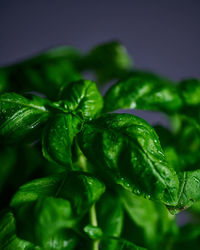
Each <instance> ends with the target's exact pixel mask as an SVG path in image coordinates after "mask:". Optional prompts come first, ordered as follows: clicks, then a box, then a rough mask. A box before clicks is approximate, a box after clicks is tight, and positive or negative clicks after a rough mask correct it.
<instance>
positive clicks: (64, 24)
mask: <svg viewBox="0 0 200 250" xmlns="http://www.w3.org/2000/svg"><path fill="white" fill-rule="evenodd" d="M112 39H118V40H120V41H121V42H122V43H123V44H124V45H125V46H126V47H127V49H128V51H129V53H130V55H131V56H132V57H133V59H134V61H135V64H136V66H137V67H139V68H144V69H150V70H153V71H155V72H158V73H160V74H163V75H165V76H167V77H170V78H172V79H174V80H180V79H183V78H186V77H200V48H199V47H200V1H199V0H188V1H185V0H180V1H179V0H157V1H154V0H146V1H145V0H123V1H122V0H107V1H104V0H98V1H95V0H82V1H81V0H79V1H77V0H73V1H71V0H70V1H68V0H49V1H47V0H34V1H31V0H23V1H22V0H13V1H10V0H0V65H4V64H7V63H10V62H13V61H16V60H18V59H21V58H24V57H28V56H30V55H32V54H34V53H36V52H38V51H40V50H42V49H45V48H49V47H51V46H56V45H61V44H67V45H73V46H76V47H78V48H80V49H81V50H82V51H87V50H89V49H90V48H91V47H92V46H94V45H96V44H98V43H100V42H105V41H109V40H112ZM154 116H156V115H154V113H151V115H150V117H149V116H148V115H146V116H145V115H144V117H145V118H146V119H147V120H149V119H150V118H151V119H153V120H155V117H154ZM156 117H157V116H156ZM161 120H162V119H161Z"/></svg>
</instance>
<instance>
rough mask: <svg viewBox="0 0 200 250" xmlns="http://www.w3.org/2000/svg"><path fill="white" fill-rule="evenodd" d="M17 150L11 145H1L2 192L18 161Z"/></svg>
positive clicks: (0, 174) (0, 183) (0, 175)
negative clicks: (10, 146)
mask: <svg viewBox="0 0 200 250" xmlns="http://www.w3.org/2000/svg"><path fill="white" fill-rule="evenodd" d="M16 158H17V155H16V151H15V150H14V149H12V148H9V147H4V148H2V147H0V194H1V192H2V190H3V187H4V186H5V184H6V182H7V181H8V178H9V176H10V173H12V172H13V168H14V165H15V163H16Z"/></svg>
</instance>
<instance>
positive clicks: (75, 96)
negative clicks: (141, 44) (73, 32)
mask: <svg viewBox="0 0 200 250" xmlns="http://www.w3.org/2000/svg"><path fill="white" fill-rule="evenodd" d="M132 65H133V63H132V62H131V59H130V57H129V56H128V54H127V52H126V49H125V48H124V47H123V46H122V45H121V44H120V43H119V42H116V41H114V42H110V43H106V44H102V45H99V46H97V47H95V48H94V49H92V50H91V51H89V52H88V53H86V54H82V53H81V52H79V51H78V50H77V49H75V48H71V47H60V48H56V49H51V50H48V51H45V52H43V53H41V54H39V55H37V56H35V57H33V58H30V59H26V60H24V61H21V62H19V63H16V64H13V65H8V66H4V67H2V68H0V91H1V92H0V149H1V151H0V196H1V201H2V203H1V209H2V211H1V214H0V248H1V249H5V250H12V249H19V250H20V249H21V250H22V249H24V250H25V249H44V250H45V249H47V250H48V249H52V250H53V249H60V250H62V249H92V250H98V249H104V250H122V249H124V250H125V249H130V250H134V249H138V250H139V249H141V250H142V249H152V250H154V249H155V250H156V249H161V248H163V249H187V248H184V247H186V246H188V245H190V246H193V249H198V247H197V246H198V243H199V237H200V230H199V224H198V223H196V224H192V221H191V225H190V224H188V225H185V226H184V227H179V226H178V225H177V219H176V218H177V216H176V214H178V213H179V212H181V211H182V210H185V209H187V208H189V207H190V209H189V210H188V211H189V212H188V213H190V215H191V216H193V218H196V220H199V215H198V213H199V211H200V208H199V203H200V192H199V190H200V168H199V166H198V165H199V160H200V156H199V150H200V126H199V121H200V113H199V107H200V80H198V79H187V80H184V81H181V82H179V83H176V84H175V83H173V82H172V81H171V80H168V79H166V78H164V77H161V76H158V75H156V74H153V73H150V72H145V71H139V70H136V69H134V68H133V67H132ZM88 71H89V72H92V73H94V75H95V79H96V81H93V80H85V79H84V77H83V74H84V72H88ZM109 81H116V83H115V84H114V85H112V86H111V87H110V88H109V89H108V91H107V92H106V94H105V95H104V96H102V94H101V92H100V90H99V88H101V85H102V84H105V83H109ZM96 82H97V83H98V84H97V83H96ZM126 109H133V110H135V109H141V110H152V111H159V112H163V113H164V114H165V115H166V116H167V117H168V119H169V121H170V126H169V128H165V127H162V126H161V125H156V126H154V127H152V126H151V125H150V124H149V123H148V122H147V121H145V120H143V119H142V118H140V117H138V116H135V115H131V114H127V113H117V112H116V111H118V110H126ZM184 235H187V237H184V241H183V242H184V243H183V242H182V240H181V239H182V237H183V236H184Z"/></svg>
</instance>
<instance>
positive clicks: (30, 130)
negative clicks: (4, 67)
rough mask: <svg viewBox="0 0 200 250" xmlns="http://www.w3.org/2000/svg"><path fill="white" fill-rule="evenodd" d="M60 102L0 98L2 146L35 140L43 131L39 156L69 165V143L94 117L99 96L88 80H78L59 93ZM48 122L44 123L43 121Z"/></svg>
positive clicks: (100, 102) (92, 83)
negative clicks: (87, 121)
mask: <svg viewBox="0 0 200 250" xmlns="http://www.w3.org/2000/svg"><path fill="white" fill-rule="evenodd" d="M60 95H61V101H59V102H55V103H51V102H50V101H48V100H46V99H43V98H40V97H37V96H34V97H33V99H32V100H30V99H27V98H25V97H23V96H21V95H18V94H15V93H7V94H2V95H1V96H0V137H1V141H4V142H5V143H10V142H18V141H20V140H22V139H25V138H29V139H32V137H30V136H33V140H36V139H38V137H37V136H35V134H37V133H36V132H40V130H39V128H41V126H42V125H44V124H45V123H46V124H47V125H46V127H45V129H44V132H43V153H44V156H45V157H46V158H47V159H48V160H52V161H54V162H56V163H58V164H61V165H68V164H70V163H71V144H72V142H73V139H74V137H75V136H76V134H77V133H78V132H79V130H80V127H81V124H82V123H83V121H84V120H85V119H91V118H93V117H94V116H96V115H97V114H98V113H99V112H100V110H101V108H102V106H103V103H102V97H101V95H100V93H99V92H98V89H97V87H96V85H95V83H94V82H92V81H87V80H86V81H79V82H76V83H73V84H71V85H70V86H66V87H65V88H63V89H62V91H61V94H60ZM47 121H48V122H47Z"/></svg>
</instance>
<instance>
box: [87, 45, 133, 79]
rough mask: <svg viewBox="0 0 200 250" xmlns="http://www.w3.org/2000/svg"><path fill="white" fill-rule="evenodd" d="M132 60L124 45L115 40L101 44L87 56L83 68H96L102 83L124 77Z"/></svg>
mask: <svg viewBox="0 0 200 250" xmlns="http://www.w3.org/2000/svg"><path fill="white" fill-rule="evenodd" d="M131 66H132V61H131V59H130V57H129V56H128V54H127V51H126V49H125V47H124V46H122V45H121V44H120V43H119V42H117V41H113V42H108V43H104V44H101V45H99V46H97V47H95V48H94V49H92V50H91V51H90V53H89V54H88V55H87V56H86V57H85V61H84V65H83V68H84V69H86V70H88V69H91V70H94V71H95V73H96V75H97V79H98V80H99V82H100V83H104V82H107V81H109V80H111V79H115V78H121V77H124V76H125V75H126V74H127V73H128V72H129V71H130V69H131Z"/></svg>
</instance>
